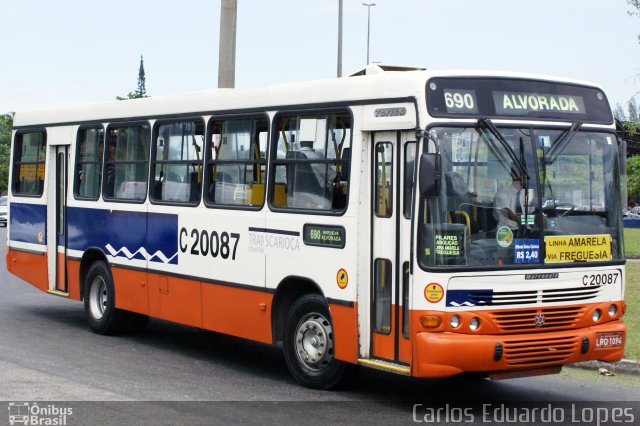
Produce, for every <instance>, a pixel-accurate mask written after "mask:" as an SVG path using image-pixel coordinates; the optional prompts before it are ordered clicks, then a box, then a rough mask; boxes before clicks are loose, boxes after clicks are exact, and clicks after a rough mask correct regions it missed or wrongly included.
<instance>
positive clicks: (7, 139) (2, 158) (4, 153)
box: [0, 112, 14, 193]
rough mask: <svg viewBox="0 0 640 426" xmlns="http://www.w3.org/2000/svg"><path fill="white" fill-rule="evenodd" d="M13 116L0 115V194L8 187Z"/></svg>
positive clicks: (11, 114)
mask: <svg viewBox="0 0 640 426" xmlns="http://www.w3.org/2000/svg"><path fill="white" fill-rule="evenodd" d="M13 115H14V113H12V112H10V113H8V114H1V115H0V193H4V192H5V191H6V190H7V188H8V186H9V159H10V158H11V130H12V128H13Z"/></svg>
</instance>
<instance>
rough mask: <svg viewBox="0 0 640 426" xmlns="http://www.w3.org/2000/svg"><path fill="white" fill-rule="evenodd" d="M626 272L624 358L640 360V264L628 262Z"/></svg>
mask: <svg viewBox="0 0 640 426" xmlns="http://www.w3.org/2000/svg"><path fill="white" fill-rule="evenodd" d="M625 231H626V230H625ZM639 231H640V230H639ZM626 271H627V280H626V286H625V291H624V301H625V302H626V303H627V313H626V314H625V315H624V322H625V324H627V342H626V343H625V350H624V357H625V358H626V359H634V360H640V309H638V308H639V307H640V262H633V261H631V262H627V269H626Z"/></svg>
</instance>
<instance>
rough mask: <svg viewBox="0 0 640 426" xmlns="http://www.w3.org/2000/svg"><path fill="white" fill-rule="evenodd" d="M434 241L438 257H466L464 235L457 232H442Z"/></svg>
mask: <svg viewBox="0 0 640 426" xmlns="http://www.w3.org/2000/svg"><path fill="white" fill-rule="evenodd" d="M441 232H442V234H436V236H435V239H434V251H435V253H436V255H437V256H464V252H463V249H462V248H463V246H464V241H463V238H464V234H462V233H459V232H457V230H453V232H451V230H446V231H445V230H442V231H441Z"/></svg>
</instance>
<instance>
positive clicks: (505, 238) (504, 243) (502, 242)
mask: <svg viewBox="0 0 640 426" xmlns="http://www.w3.org/2000/svg"><path fill="white" fill-rule="evenodd" d="M496 241H497V242H498V245H499V246H500V247H505V248H506V247H509V246H511V244H512V243H513V231H512V230H511V229H510V228H509V227H508V226H501V227H500V229H498V232H496Z"/></svg>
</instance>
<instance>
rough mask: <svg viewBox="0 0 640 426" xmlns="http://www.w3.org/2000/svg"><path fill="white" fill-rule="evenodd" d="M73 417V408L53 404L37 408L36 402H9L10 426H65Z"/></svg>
mask: <svg viewBox="0 0 640 426" xmlns="http://www.w3.org/2000/svg"><path fill="white" fill-rule="evenodd" d="M72 415H73V408H70V407H60V406H57V405H55V404H47V405H45V406H42V407H41V406H39V405H38V403H37V402H34V403H29V402H10V403H9V424H10V425H29V426H31V425H38V426H40V425H41V426H45V425H46V426H65V425H67V420H68V418H69V417H70V416H72Z"/></svg>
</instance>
